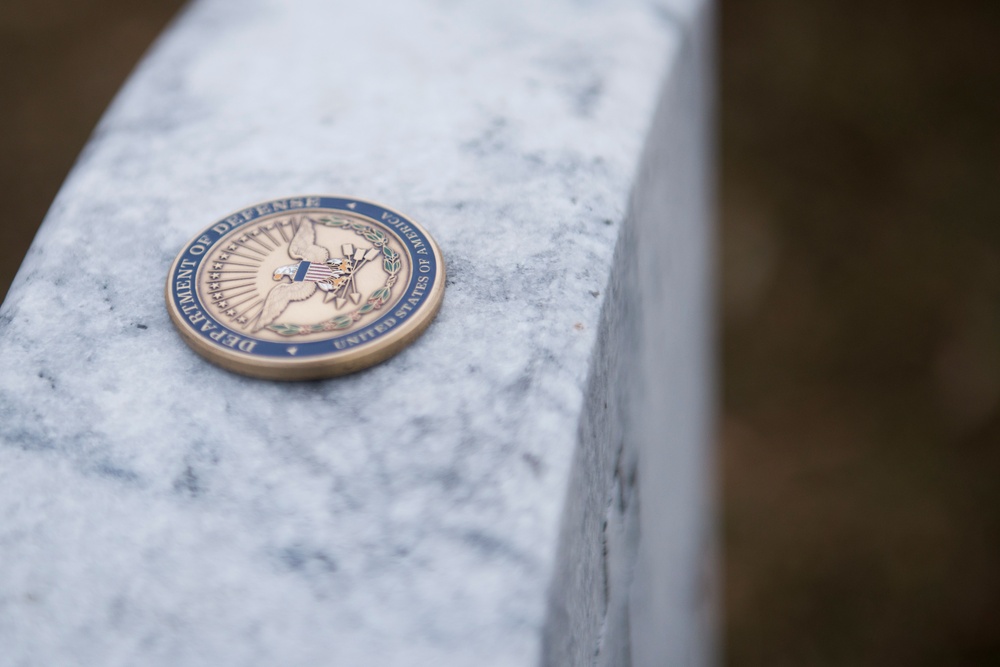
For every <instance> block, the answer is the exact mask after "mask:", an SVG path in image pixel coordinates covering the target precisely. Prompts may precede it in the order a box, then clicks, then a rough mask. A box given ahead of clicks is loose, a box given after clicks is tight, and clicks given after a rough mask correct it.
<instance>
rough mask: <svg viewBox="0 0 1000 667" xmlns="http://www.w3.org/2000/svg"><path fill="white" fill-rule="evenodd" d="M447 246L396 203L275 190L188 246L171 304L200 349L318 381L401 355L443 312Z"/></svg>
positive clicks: (233, 363)
mask: <svg viewBox="0 0 1000 667" xmlns="http://www.w3.org/2000/svg"><path fill="white" fill-rule="evenodd" d="M444 283H445V269H444V261H443V260H442V258H441V251H440V250H439V249H438V247H437V245H436V244H435V243H434V241H433V239H431V237H430V234H428V233H427V232H426V231H425V230H424V229H423V228H422V227H421V226H420V225H418V224H417V223H415V222H413V221H412V220H410V219H409V218H407V217H405V216H403V215H402V214H400V213H397V212H396V211H393V210H390V209H387V208H385V207H384V206H380V205H378V204H374V203H372V202H367V201H363V200H360V199H349V198H346V197H328V196H307V197H289V198H287V199H275V200H273V201H268V202H263V203H261V204H255V205H253V206H250V207H249V208H245V209H243V210H241V211H237V212H236V213H233V214H232V215H230V216H227V217H225V218H223V219H221V220H219V221H218V222H216V223H214V224H212V225H210V226H209V227H208V228H207V229H205V230H204V231H203V232H201V233H200V234H198V235H197V236H195V237H194V238H193V239H191V241H190V242H189V243H188V244H187V245H185V246H184V249H183V250H181V253H180V255H178V256H177V259H176V260H174V263H173V266H172V267H171V268H170V275H169V276H168V277H167V295H166V296H167V310H169V312H170V318H171V319H172V320H173V322H174V324H175V325H176V326H177V329H178V330H179V331H180V333H181V336H182V337H183V338H184V340H185V342H187V344H188V345H190V346H191V347H192V348H193V349H194V350H195V351H196V352H197V353H198V354H200V355H202V356H203V357H205V358H206V359H208V360H209V361H212V362H213V363H216V364H218V365H220V366H222V367H224V368H227V369H229V370H231V371H235V372H237V373H243V374H244V375H252V376H254V377H260V378H268V379H274V380H308V379H316V378H324V377H332V376H335V375H342V374H344V373H351V372H354V371H357V370H361V369H362V368H367V367H368V366H371V365H373V364H377V363H378V362H380V361H383V360H384V359H386V358H387V357H390V356H392V355H393V354H396V353H397V352H399V351H400V350H402V349H403V348H404V347H406V346H407V345H408V344H409V343H411V342H412V341H413V340H414V339H415V338H417V336H419V335H420V334H421V333H422V332H423V331H424V329H426V328H427V326H428V325H429V324H430V323H431V320H432V319H434V315H436V314H437V311H438V308H439V307H440V306H441V299H442V297H443V295H444Z"/></svg>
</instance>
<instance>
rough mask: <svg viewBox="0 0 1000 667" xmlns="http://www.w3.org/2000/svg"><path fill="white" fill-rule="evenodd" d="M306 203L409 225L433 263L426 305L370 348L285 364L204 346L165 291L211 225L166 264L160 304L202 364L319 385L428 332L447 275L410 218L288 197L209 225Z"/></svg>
mask: <svg viewBox="0 0 1000 667" xmlns="http://www.w3.org/2000/svg"><path fill="white" fill-rule="evenodd" d="M308 197H315V198H320V199H346V200H349V201H354V202H359V203H364V204H369V205H371V206H377V207H378V208H380V209H382V210H384V211H388V212H389V213H391V214H393V215H396V216H398V217H399V218H401V219H403V220H405V221H406V222H407V224H410V225H412V226H414V227H416V228H417V229H418V230H420V231H421V232H423V234H424V236H425V237H426V238H427V241H428V243H429V245H430V247H431V249H432V251H433V253H434V260H435V261H436V262H437V266H438V267H439V270H438V272H437V274H436V276H435V279H434V283H433V284H432V285H431V286H430V289H429V290H428V292H427V297H426V301H425V302H424V304H423V306H421V307H420V308H418V309H417V310H416V311H414V312H412V313H410V314H409V315H407V317H406V318H405V319H404V320H403V321H402V322H400V323H399V324H398V325H396V326H397V328H394V329H393V330H392V331H390V332H389V333H387V334H385V335H384V336H382V337H380V338H378V339H377V340H375V341H372V342H371V343H361V344H359V345H357V346H356V347H353V348H350V349H348V350H334V351H333V352H331V353H329V354H325V355H316V356H312V357H308V358H295V357H289V358H288V359H283V358H274V357H254V356H253V355H251V354H247V353H246V352H239V351H236V350H232V349H230V348H224V347H221V346H218V345H216V344H213V343H210V342H208V341H206V340H205V339H204V338H202V337H201V336H199V335H198V334H197V333H195V332H194V328H193V327H192V326H191V325H190V324H189V323H188V322H187V319H186V318H185V317H184V315H183V313H181V312H180V311H179V310H178V309H177V307H176V306H175V305H174V303H173V298H172V294H171V289H172V287H173V285H172V282H173V281H172V278H173V276H174V275H176V273H177V266H178V263H179V262H180V261H181V257H183V256H184V251H185V249H186V248H187V247H188V246H190V245H191V244H192V243H193V242H194V241H196V240H197V239H198V237H199V236H201V235H203V234H204V233H205V231H206V230H209V229H211V228H212V225H209V226H208V227H205V228H204V229H202V230H201V231H199V232H198V233H197V234H195V235H194V236H192V237H191V238H190V239H189V240H188V241H187V242H186V243H185V244H184V245H182V246H181V249H180V251H179V252H178V254H177V257H176V258H175V259H174V261H173V262H172V263H171V264H170V270H169V272H168V273H167V280H166V285H165V289H164V299H165V301H166V304H167V312H168V313H169V315H170V320H171V321H172V322H173V324H174V327H175V328H176V329H177V330H178V332H179V333H180V334H181V338H182V339H183V340H184V342H185V343H187V345H188V347H190V348H191V349H193V350H194V351H195V352H197V353H198V354H199V355H201V356H202V357H203V358H205V359H207V360H208V361H210V362H212V363H213V364H216V365H217V366H220V367H222V368H224V369H226V370H228V371H232V372H234V373H239V374H241V375H246V376H249V377H255V378H260V379H264V380H319V379H324V378H331V377H338V376H341V375H347V374H350V373H356V372H357V371H360V370H364V369H366V368H370V367H371V366H374V365H375V364H378V363H380V362H382V361H385V360H386V359H388V358H389V357H392V356H395V355H396V354H398V353H399V352H401V351H402V350H403V349H404V348H406V347H408V346H409V345H410V344H411V343H413V341H415V340H416V339H417V338H419V337H420V335H421V334H423V333H424V331H426V329H427V327H429V326H430V324H431V322H432V321H433V320H434V318H435V317H436V316H437V314H438V312H439V311H440V310H441V304H442V302H443V301H444V287H445V282H446V280H447V271H446V268H445V263H444V256H443V255H442V254H441V249H440V248H439V247H438V244H437V241H435V240H434V237H433V236H431V235H430V233H428V231H427V229H426V228H425V227H424V226H423V225H421V224H420V223H418V222H417V221H415V220H414V219H413V218H412V217H410V216H408V215H404V214H403V213H400V212H399V211H397V210H395V209H392V208H389V207H388V206H384V205H382V204H380V203H378V202H375V201H371V200H369V199H359V198H357V197H349V196H346V195H294V196H290V197H277V198H272V199H266V200H262V201H259V202H257V203H255V204H250V205H249V206H243V207H241V208H239V209H236V210H235V211H233V212H231V213H229V214H227V215H224V216H222V217H220V218H218V219H216V221H215V222H214V223H212V224H218V221H219V220H225V219H226V218H227V217H229V216H232V215H236V214H237V213H239V212H240V211H244V210H246V209H248V208H253V207H255V206H260V205H262V204H266V203H268V202H271V201H274V200H275V199H298V198H301V199H306V198H308ZM296 210H302V211H313V210H325V211H331V210H336V211H339V210H340V209H329V208H319V209H317V208H315V207H313V208H303V209H296ZM347 213H351V214H353V215H357V216H359V217H361V218H364V219H366V220H372V218H369V217H368V216H366V215H363V214H360V213H355V212H353V211H347ZM375 222H376V223H377V224H379V225H380V226H381V225H382V223H380V222H378V221H375ZM221 238H222V237H221V236H220V239H221ZM404 247H405V244H404ZM206 255H207V253H206ZM410 261H411V264H413V265H414V267H415V262H413V256H412V254H411V255H410ZM193 287H194V288H195V289H196V290H197V288H198V285H197V284H195V285H193ZM404 296H405V295H404ZM198 300H199V302H202V303H204V301H203V299H202V295H201V294H200V293H198ZM339 335H343V334H339ZM248 338H249V336H248ZM321 340H323V339H320V341H321ZM315 342H318V341H315Z"/></svg>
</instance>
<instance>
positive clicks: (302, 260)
mask: <svg viewBox="0 0 1000 667" xmlns="http://www.w3.org/2000/svg"><path fill="white" fill-rule="evenodd" d="M294 222H295V221H294V220H292V221H291V223H292V225H293V228H294ZM314 225H315V221H314V220H313V219H311V218H309V217H307V216H303V218H302V222H301V224H299V226H298V229H296V231H295V234H294V235H293V236H292V239H291V241H290V242H289V243H288V256H289V257H290V258H291V259H297V260H299V261H298V262H296V263H294V264H286V265H284V266H279V267H278V268H277V269H275V270H274V273H273V274H272V276H271V277H272V278H273V279H274V280H275V282H277V283H278V284H277V285H275V286H274V287H272V288H271V290H270V291H269V292H268V293H267V297H265V299H264V304H263V306H262V307H261V311H260V317H258V318H257V321H256V324H255V325H254V327H253V331H254V332H257V331H260V330H261V329H263V328H264V327H266V326H268V325H269V324H271V323H273V322H274V321H275V320H277V319H278V318H279V317H280V316H281V314H282V313H283V312H285V309H286V308H287V307H288V304H290V303H292V302H293V301H305V300H306V299H308V298H309V297H311V296H312V295H313V294H315V293H316V290H321V291H322V292H323V293H324V295H323V302H324V303H327V302H329V301H330V300H331V299H332V300H334V301H335V306H336V308H337V309H338V310H339V309H340V308H342V307H343V305H344V304H345V303H347V299H348V298H349V299H350V300H351V301H353V302H354V303H358V302H359V301H360V300H361V294H360V293H359V292H358V291H357V288H356V286H355V276H356V275H357V272H358V270H360V269H361V267H362V266H364V265H365V264H366V263H367V262H369V261H371V260H372V259H374V258H375V257H378V256H379V255H380V254H381V252H380V251H379V249H378V248H355V247H354V246H353V244H350V243H345V244H344V245H343V247H342V251H343V253H344V256H343V257H331V256H330V251H329V250H327V249H326V248H324V247H323V246H321V245H317V244H316V228H315V226H314ZM286 278H288V281H286V280H285V279H286Z"/></svg>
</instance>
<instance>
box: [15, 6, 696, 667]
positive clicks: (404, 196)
mask: <svg viewBox="0 0 1000 667" xmlns="http://www.w3.org/2000/svg"><path fill="white" fill-rule="evenodd" d="M704 4H705V3H704V2H700V1H698V0H690V1H688V2H681V1H680V0H675V1H674V2H662V3H659V4H656V3H648V2H639V1H635V2H616V3H610V2H594V3H579V2H569V1H565V2H563V1H554V2H551V3H546V4H544V5H539V4H538V3H534V2H527V0H523V1H517V2H505V3H471V2H469V3H462V2H459V3H445V2H436V1H432V0H420V1H417V2H411V1H404V0H395V1H387V2H380V3H370V4H364V3H355V4H353V5H351V6H350V8H349V9H347V8H343V7H339V6H335V4H334V3H328V2H325V1H321V0H297V1H295V2H283V1H279V0H255V1H253V2H247V3H239V4H238V5H236V4H233V3H230V2H225V1H223V0H196V1H195V2H194V3H192V4H191V5H190V6H189V7H188V8H187V10H186V11H185V12H184V13H183V14H182V15H181V17H180V18H179V19H178V20H177V21H176V23H175V24H174V25H173V26H172V27H171V28H170V29H169V30H168V31H167V32H166V33H165V34H164V35H163V36H162V37H161V39H160V40H159V41H158V42H157V43H156V45H155V46H154V48H153V49H152V50H151V52H150V54H149V55H148V56H147V57H146V59H145V60H144V61H143V63H142V64H141V65H140V66H139V68H138V69H137V71H136V72H135V73H134V74H133V76H132V78H131V79H130V81H129V82H128V83H127V84H126V86H125V87H124V88H123V90H122V91H121V93H120V95H119V96H118V98H117V99H116V101H115V102H114V103H113V105H112V106H111V108H110V109H109V111H108V112H107V114H106V116H105V117H104V119H103V120H102V122H101V123H100V125H99V126H98V128H97V130H96V131H95V134H94V136H93V138H92V139H91V141H90V143H89V144H88V146H87V148H86V149H85V150H84V152H83V154H82V155H81V157H80V159H79V162H78V164H77V165H76V167H75V168H74V170H73V171H72V173H71V174H70V176H69V178H68V179H67V181H66V183H65V185H64V187H63V188H62V190H61V191H60V193H59V195H58V197H57V198H56V200H55V202H54V204H53V206H52V208H51V210H50V211H49V214H48V216H47V217H46V220H45V222H44V224H43V226H42V228H41V230H40V231H39V233H38V236H37V237H36V240H35V242H34V244H33V246H32V249H31V251H30V252H29V254H28V256H27V258H26V259H25V262H24V264H23V266H22V268H21V271H20V272H19V274H18V277H17V279H16V280H15V282H14V284H13V285H12V288H11V290H10V293H9V295H8V297H7V299H6V301H5V302H4V304H3V306H2V308H0V562H3V564H4V565H3V567H2V568H0V645H2V646H4V647H5V648H4V652H5V654H6V655H7V656H8V659H12V660H13V663H12V664H18V665H20V664H24V665H29V664H30V665H34V664H61V665H73V664H86V665H97V664H109V665H110V664H144V665H202V664H204V665H227V664H232V665H273V664H282V665H315V664H344V665H351V664H354V665H357V664H377V665H386V666H391V665H417V664H434V665H469V664H476V665H482V666H483V667H486V666H488V665H498V666H499V665H510V666H514V665H518V666H523V665H530V664H536V663H537V662H538V660H539V655H540V651H541V650H542V648H541V642H542V635H543V627H544V625H545V623H546V614H547V604H548V597H547V596H548V594H549V589H550V586H551V582H552V581H553V577H554V573H555V572H556V570H557V569H558V568H559V567H560V565H559V564H558V562H557V549H558V535H559V530H560V525H561V521H562V518H563V515H564V505H565V503H566V502H567V494H568V493H569V488H570V476H571V470H572V466H573V460H574V456H575V452H576V448H577V444H578V436H579V433H578V430H579V424H580V420H581V413H582V411H583V409H584V400H585V394H586V391H587V389H586V387H587V380H588V374H589V373H590V369H591V362H592V357H593V354H594V350H595V348H596V347H597V342H598V334H599V328H600V326H601V324H600V322H601V320H600V316H601V312H602V308H606V307H607V303H606V298H607V293H606V290H607V286H608V284H609V281H610V280H612V278H613V276H614V274H615V272H616V271H619V270H621V268H622V267H621V266H619V265H617V264H616V263H615V254H614V253H615V247H616V244H618V243H619V238H620V234H621V231H622V228H623V224H624V223H625V220H626V217H627V213H628V211H629V210H630V200H629V197H630V193H632V191H633V189H634V187H635V180H636V178H637V174H638V173H639V172H640V165H641V162H642V159H643V155H644V151H646V149H647V142H648V138H649V136H650V133H651V132H652V131H653V119H654V116H655V114H656V109H657V104H658V101H659V99H660V95H661V92H662V86H663V84H664V82H665V81H669V79H670V77H671V76H673V72H674V69H675V68H676V67H677V66H678V54H679V53H681V50H682V45H683V44H684V42H685V40H686V39H687V38H688V33H689V32H690V30H691V21H692V18H691V17H692V16H693V15H694V14H695V13H697V12H698V11H700V10H701V8H702V7H703V5H704ZM308 192H331V193H350V194H352V195H356V196H358V197H361V198H364V199H372V200H375V201H380V202H383V203H385V204H386V205H388V206H390V207H393V208H396V209H399V210H403V211H406V212H407V213H408V214H410V215H412V216H413V218H414V219H415V220H418V221H420V222H421V224H422V225H423V226H424V227H425V228H426V229H427V230H428V232H429V233H430V234H432V235H433V236H434V238H435V239H437V241H438V244H439V245H440V247H441V249H442V252H443V255H444V260H445V263H446V264H447V267H448V286H447V292H446V296H445V298H444V303H443V306H442V308H441V311H440V313H439V314H438V316H437V319H436V320H435V321H434V323H433V324H432V325H431V326H430V328H429V329H428V330H427V332H426V333H425V334H424V335H423V336H422V337H421V338H419V339H418V340H416V341H415V342H414V343H413V344H412V345H411V346H410V347H408V348H407V349H406V350H404V351H403V352H402V353H400V354H399V355H398V356H396V357H393V358H391V359H389V360H387V361H385V362H384V363H382V364H380V365H378V366H375V367H373V368H370V369H368V370H366V371H364V372H361V373H358V374H354V375H350V376H345V377H342V378H337V379H333V380H327V381H320V382H306V383H274V382H269V381H263V380H254V379H250V378H246V377H242V376H239V375H235V374H232V373H229V372H227V371H225V370H222V369H220V368H217V367H215V366H213V365H211V364H208V363H206V362H205V361H203V360H202V359H201V358H200V357H198V356H197V355H196V354H195V353H194V352H192V351H191V350H190V349H189V348H188V347H187V346H185V345H184V343H183V342H182V340H181V339H180V337H179V336H178V335H177V332H176V331H175V330H174V327H173V326H172V325H171V323H170V320H169V318H168V315H167V311H166V309H165V307H164V302H163V284H164V280H165V276H166V274H167V271H168V269H169V267H170V264H171V262H172V260H173V259H174V257H175V255H176V254H177V252H178V251H179V250H180V248H181V247H182V245H183V244H184V243H185V242H186V241H187V240H188V239H189V238H190V237H191V236H192V235H193V234H194V233H195V232H197V231H198V230H200V229H202V228H204V227H206V226H207V225H209V224H211V223H212V222H213V221H214V220H216V219H218V218H220V217H221V216H222V215H225V214H227V213H229V212H230V211H232V210H234V209H236V208H238V207H240V206H242V205H244V204H246V203H248V202H254V201H261V200H265V199H270V198H277V197H282V196H287V195H290V194H295V193H308Z"/></svg>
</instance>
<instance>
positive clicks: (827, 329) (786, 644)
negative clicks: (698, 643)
mask: <svg viewBox="0 0 1000 667" xmlns="http://www.w3.org/2000/svg"><path fill="white" fill-rule="evenodd" d="M721 27H722V34H721V40H720V42H721V45H722V53H721V62H722V73H721V75H722V123H721V139H722V141H721V144H722V232H723V274H724V275H723V282H724V294H723V318H724V322H723V325H724V335H723V348H724V349H723V353H724V360H723V368H724V371H723V372H724V374H723V391H724V408H725V409H724V421H723V424H722V437H723V451H722V456H723V460H724V477H725V481H724V492H725V498H724V507H725V516H724V522H725V523H724V527H725V540H726V552H725V559H726V579H727V580H726V597H725V604H726V621H727V628H726V642H727V646H726V649H727V653H728V658H729V661H730V662H731V663H732V664H737V665H862V664H863V665H889V664H891V665H918V664H928V665H930V664H940V665H1000V480H998V474H1000V411H998V398H1000V132H998V129H997V124H998V122H1000V92H998V91H1000V88H998V86H1000V57H998V56H1000V48H998V43H1000V41H998V35H1000V3H996V2H993V3H988V2H953V3H945V2H913V1H912V0H881V1H880V2H877V3H873V2H861V1H858V0H810V1H809V2H802V1H801V0H730V1H728V2H726V1H723V2H722V26H721Z"/></svg>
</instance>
